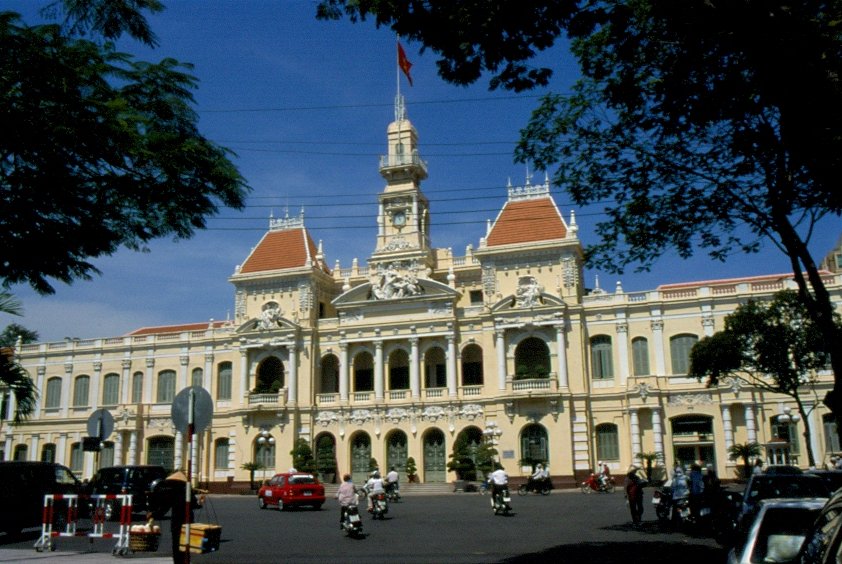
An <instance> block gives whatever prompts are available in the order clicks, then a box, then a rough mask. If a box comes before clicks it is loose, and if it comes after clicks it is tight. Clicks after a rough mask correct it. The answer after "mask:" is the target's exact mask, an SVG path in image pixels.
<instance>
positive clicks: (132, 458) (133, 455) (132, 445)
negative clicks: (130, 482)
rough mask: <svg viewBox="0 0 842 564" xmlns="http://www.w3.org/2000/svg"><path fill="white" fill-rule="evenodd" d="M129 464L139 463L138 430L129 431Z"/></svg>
mask: <svg viewBox="0 0 842 564" xmlns="http://www.w3.org/2000/svg"><path fill="white" fill-rule="evenodd" d="M128 463H129V464H137V431H129V461H128Z"/></svg>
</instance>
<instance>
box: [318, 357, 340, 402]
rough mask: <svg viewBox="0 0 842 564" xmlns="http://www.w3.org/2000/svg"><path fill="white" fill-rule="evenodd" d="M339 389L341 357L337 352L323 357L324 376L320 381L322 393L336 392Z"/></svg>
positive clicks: (320, 391)
mask: <svg viewBox="0 0 842 564" xmlns="http://www.w3.org/2000/svg"><path fill="white" fill-rule="evenodd" d="M338 391H339V359H338V358H336V355H335V354H326V355H325V356H324V357H323V358H322V377H321V379H320V381H319V392H318V393H320V394H335V393H337V392H338Z"/></svg>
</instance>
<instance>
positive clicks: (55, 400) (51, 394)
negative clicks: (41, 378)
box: [44, 376, 61, 409]
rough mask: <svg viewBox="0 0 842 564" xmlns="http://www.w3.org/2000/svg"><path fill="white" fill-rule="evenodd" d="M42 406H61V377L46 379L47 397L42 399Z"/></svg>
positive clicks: (50, 407) (52, 407)
mask: <svg viewBox="0 0 842 564" xmlns="http://www.w3.org/2000/svg"><path fill="white" fill-rule="evenodd" d="M44 407H45V408H47V409H58V408H59V407H61V378H59V377H58V376H55V377H53V378H50V379H49V380H47V397H46V399H45V400H44Z"/></svg>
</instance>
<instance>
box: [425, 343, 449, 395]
mask: <svg viewBox="0 0 842 564" xmlns="http://www.w3.org/2000/svg"><path fill="white" fill-rule="evenodd" d="M444 358H445V356H444V351H443V350H442V349H441V347H432V348H431V349H429V350H428V351H427V352H426V353H424V371H425V374H424V387H425V388H445V387H447V365H446V364H445V362H444Z"/></svg>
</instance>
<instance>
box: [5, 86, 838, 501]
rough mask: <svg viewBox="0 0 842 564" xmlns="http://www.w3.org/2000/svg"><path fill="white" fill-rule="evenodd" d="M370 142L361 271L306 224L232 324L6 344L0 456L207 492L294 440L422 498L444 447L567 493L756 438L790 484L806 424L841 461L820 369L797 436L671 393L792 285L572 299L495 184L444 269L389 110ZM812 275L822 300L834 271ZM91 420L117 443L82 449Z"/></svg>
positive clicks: (771, 400) (580, 292)
mask: <svg viewBox="0 0 842 564" xmlns="http://www.w3.org/2000/svg"><path fill="white" fill-rule="evenodd" d="M387 143H388V154H387V155H386V156H384V157H382V159H381V162H380V167H379V170H380V174H381V175H382V177H383V178H384V180H385V187H384V189H383V191H382V192H381V194H380V196H379V205H378V213H377V217H376V218H374V219H375V220H376V224H377V240H376V243H375V250H374V252H373V253H372V255H371V256H370V257H369V260H368V263H367V264H366V265H360V264H357V263H356V262H355V263H354V264H353V265H351V266H350V267H346V268H342V267H340V265H339V264H335V265H333V266H330V265H328V264H327V263H326V261H325V258H324V252H323V249H322V244H321V243H319V244H316V243H315V242H314V241H313V239H312V238H311V236H310V233H309V231H308V230H307V228H306V226H305V224H304V219H303V215H302V216H299V217H293V218H289V217H285V218H282V219H273V220H271V221H270V226H269V229H268V231H267V232H266V233H265V234H264V236H263V237H262V239H261V240H260V241H259V243H258V244H257V246H256V247H255V248H254V249H253V250H251V252H249V253H248V255H247V256H246V258H245V260H244V262H243V263H242V264H241V265H239V266H238V267H237V268H236V269H235V272H234V273H233V274H232V276H231V277H230V282H231V284H232V285H233V287H234V312H235V313H234V316H233V319H232V320H230V321H225V322H220V321H212V322H209V323H197V324H189V325H181V326H169V327H149V328H142V329H139V330H137V331H134V332H132V333H130V334H128V335H124V336H120V337H112V338H102V339H90V340H66V341H62V342H51V343H37V344H29V345H23V346H21V347H18V348H17V350H16V351H15V352H16V355H17V357H18V360H19V361H20V363H21V364H22V365H23V367H24V368H25V369H26V370H27V371H28V372H29V374H30V375H31V376H32V378H33V379H34V380H35V382H36V384H37V388H38V390H39V391H40V398H39V401H38V405H37V409H36V413H35V415H34V416H33V417H31V418H30V419H29V420H27V421H26V422H24V423H21V424H17V425H15V424H13V423H12V421H11V420H7V421H5V423H4V425H3V427H2V436H0V445H2V448H3V456H4V457H5V458H6V459H13V458H16V459H25V460H26V459H28V460H56V461H58V462H62V463H64V464H66V465H68V466H69V467H71V469H72V470H74V472H77V473H78V475H79V476H80V477H89V476H90V475H92V473H93V472H94V471H95V468H96V466H106V465H111V464H140V463H144V464H145V463H150V464H162V465H164V466H166V467H168V468H186V467H187V465H188V461H189V462H192V469H193V472H194V475H195V476H196V477H197V478H198V480H199V481H200V482H203V483H206V484H207V485H208V486H209V487H211V488H212V489H216V490H219V491H224V490H225V489H226V488H230V487H232V485H234V484H243V483H247V482H248V480H249V471H248V470H246V469H244V468H243V465H244V464H246V463H249V462H258V463H260V465H261V466H262V467H263V469H262V470H259V471H258V473H257V476H258V477H263V476H268V475H271V474H272V473H273V472H275V471H284V470H286V469H287V468H289V467H290V466H291V465H292V456H291V454H290V451H291V450H292V449H293V446H294V444H295V442H296V440H297V439H300V438H303V439H305V440H306V441H307V442H308V443H309V444H311V445H312V447H313V450H314V451H320V453H321V452H322V451H325V449H327V450H326V452H329V453H330V455H332V456H333V457H334V458H335V460H336V463H337V469H338V471H339V472H340V473H344V472H352V473H353V474H354V477H355V479H361V478H362V477H364V476H365V475H366V474H367V473H368V469H369V465H370V461H371V459H372V458H373V459H375V460H376V461H377V463H378V464H379V466H380V467H381V468H384V467H391V466H397V467H399V468H401V469H403V468H405V466H406V461H407V459H408V458H409V457H412V458H413V459H414V461H415V463H416V466H417V475H418V477H419V479H420V480H421V481H424V482H443V481H451V480H453V479H454V478H455V476H454V475H453V474H452V473H449V472H448V471H447V469H446V463H447V460H448V456H449V454H450V452H451V450H452V448H453V445H454V443H455V441H456V440H457V438H459V437H460V436H464V437H466V438H467V440H468V442H469V443H471V442H472V443H475V444H476V443H479V442H480V441H491V442H493V444H494V446H495V448H496V449H497V451H498V453H499V459H500V462H501V463H502V464H503V466H504V467H505V468H506V470H507V471H508V473H509V474H510V475H511V476H522V475H526V474H528V473H529V472H530V470H531V468H530V464H529V463H530V462H531V461H537V460H540V461H543V462H545V463H546V464H548V465H549V467H550V471H551V473H552V475H553V476H554V477H555V479H556V481H557V482H559V483H567V484H570V483H572V482H573V480H574V479H580V478H581V477H582V476H583V475H584V474H586V473H588V472H590V471H591V469H592V468H594V467H595V466H596V464H597V462H598V461H604V462H605V463H607V464H608V465H609V467H611V468H612V469H613V470H614V471H615V472H622V471H624V470H625V468H626V467H627V466H628V465H629V464H631V463H640V460H641V459H640V457H639V456H638V455H639V454H641V453H658V454H659V455H660V457H661V462H660V463H659V465H661V466H663V467H667V468H671V467H672V466H673V465H675V464H689V463H691V462H694V461H699V462H704V463H708V464H712V465H713V466H714V467H715V468H716V469H717V470H718V472H719V474H720V476H722V477H723V478H728V477H732V476H733V471H734V468H735V467H734V465H735V464H737V463H738V462H739V461H738V462H734V461H731V460H729V458H728V449H729V448H730V447H731V446H732V445H734V444H741V443H746V442H755V441H756V442H758V443H760V444H762V445H769V448H768V450H767V452H766V455H765V456H766V457H767V458H769V459H770V460H771V461H781V460H783V459H784V458H786V459H787V460H789V461H793V462H795V463H797V464H799V465H801V466H806V464H807V462H806V460H807V457H806V454H805V445H804V439H803V430H804V426H805V424H809V425H810V429H811V431H812V441H811V442H812V447H813V451H814V453H815V454H816V458H817V460H819V461H824V460H827V458H828V456H829V455H830V453H831V452H836V451H838V450H839V446H838V444H837V439H836V437H835V433H833V432H832V430H833V429H834V428H835V427H834V426H833V423H831V418H830V417H829V413H828V411H827V409H826V408H825V407H824V406H823V405H821V403H820V398H821V397H823V395H824V393H825V392H826V391H827V390H829V389H830V387H831V384H832V380H833V378H832V374H831V373H830V371H828V372H826V373H822V374H820V375H819V376H820V379H821V383H820V384H819V386H818V387H817V392H818V393H817V396H815V397H812V396H811V397H808V398H807V402H808V406H809V407H810V408H811V411H810V420H809V421H801V420H800V418H799V417H798V416H797V415H795V414H794V404H793V403H792V402H791V401H790V400H789V399H788V398H786V397H784V396H776V395H770V394H768V393H765V392H763V391H761V390H758V389H755V388H752V387H747V386H746V385H745V384H743V383H741V382H740V381H737V380H730V379H729V380H725V381H723V382H722V383H721V384H720V385H718V386H716V387H712V388H707V387H705V385H704V383H699V382H698V381H696V380H693V379H688V378H687V377H686V373H687V368H688V354H689V351H690V348H691V347H692V345H693V344H694V343H695V342H696V341H697V340H699V339H700V338H703V337H704V336H708V335H712V334H713V333H714V332H715V331H717V330H720V329H722V328H723V320H724V318H725V316H726V315H728V314H729V313H731V312H733V311H734V309H735V308H736V307H737V306H738V305H739V304H741V303H745V301H746V300H748V299H750V298H753V299H766V298H770V297H771V296H772V294H773V293H774V292H776V291H778V290H780V289H783V288H794V287H795V285H794V282H793V281H792V277H791V276H789V275H769V276H757V277H753V278H745V279H731V280H713V281H705V282H699V283H692V284H678V285H663V286H659V287H658V288H656V289H654V290H652V291H647V292H633V293H625V292H624V291H623V289H622V288H621V287H620V285H619V284H618V285H617V286H616V287H615V288H611V289H610V290H603V289H600V288H599V287H597V288H596V289H593V290H586V289H585V287H584V281H583V268H582V245H581V241H580V240H579V237H578V226H577V224H576V219H575V216H574V215H572V214H571V215H570V216H569V217H566V218H565V217H564V216H563V215H562V214H561V213H560V212H559V210H558V209H557V207H556V204H555V202H554V201H553V199H552V197H551V195H550V186H549V182H548V181H544V183H542V184H534V185H533V184H531V183H527V184H526V185H524V186H519V187H509V189H508V200H507V202H506V204H505V205H504V206H503V208H502V209H501V210H500V212H499V213H498V215H497V217H496V219H495V220H494V221H493V222H491V223H490V224H489V226H488V228H487V230H486V233H484V234H478V235H480V237H479V239H478V244H477V245H476V246H475V247H469V248H468V249H466V252H465V254H464V255H463V256H454V255H453V253H452V252H451V251H450V250H449V249H437V248H432V247H431V245H430V232H429V227H430V202H429V200H427V198H426V197H425V196H424V193H423V191H422V189H421V183H422V181H423V180H424V179H425V178H426V177H427V167H426V163H425V162H424V161H423V160H422V159H421V157H420V151H419V146H418V134H417V132H416V130H415V128H414V127H413V125H412V123H411V122H410V121H409V120H408V119H407V117H406V114H405V110H404V107H403V104H402V101H401V102H399V103H398V105H397V107H396V114H395V121H394V122H392V123H391V124H390V125H389V126H388V129H387ZM823 276H824V280H825V284H826V285H827V287H828V288H829V290H830V292H831V294H832V296H833V299H834V300H835V302H836V303H837V304H838V303H840V300H841V299H842V275H841V274H840V273H839V271H838V270H837V271H836V272H833V271H830V270H828V271H824V273H823ZM597 286H598V285H597ZM190 386H198V387H201V388H204V389H205V390H207V392H208V395H209V396H210V398H211V400H212V406H213V414H212V418H211V420H210V424H209V425H208V426H207V428H206V429H204V430H203V432H202V433H200V434H199V435H197V436H196V440H195V444H194V445H193V447H194V448H193V449H192V452H189V451H188V448H187V447H188V441H187V438H186V437H185V436H184V435H183V433H181V432H180V431H179V430H178V429H176V425H175V424H174V422H173V419H172V417H171V413H172V403H173V400H174V398H175V397H176V396H177V394H178V393H179V392H180V391H182V390H184V389H185V388H187V387H190ZM7 397H8V395H7ZM103 409H104V410H107V411H108V412H109V413H110V414H111V416H112V417H113V420H114V429H113V432H112V433H110V435H109V436H108V437H106V438H105V439H106V440H105V442H104V448H103V450H102V451H101V452H100V453H98V454H95V453H93V452H86V451H85V450H84V449H83V438H84V437H85V436H87V435H88V431H87V425H88V421H89V419H90V418H91V414H93V413H95V412H97V411H98V410H103ZM9 412H10V413H11V410H9ZM780 440H784V441H785V442H786V443H787V447H786V449H778V448H776V447H775V446H774V445H776V444H778V443H779V442H780Z"/></svg>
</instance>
